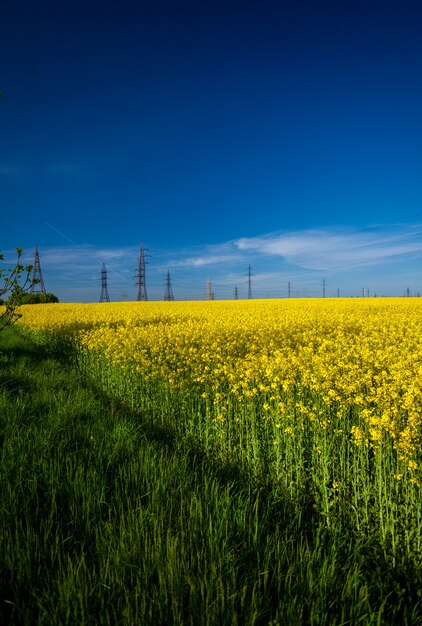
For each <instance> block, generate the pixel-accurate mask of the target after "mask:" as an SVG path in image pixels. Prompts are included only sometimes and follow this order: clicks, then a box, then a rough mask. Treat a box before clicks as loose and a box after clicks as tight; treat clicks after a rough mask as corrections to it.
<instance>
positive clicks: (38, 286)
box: [29, 246, 45, 293]
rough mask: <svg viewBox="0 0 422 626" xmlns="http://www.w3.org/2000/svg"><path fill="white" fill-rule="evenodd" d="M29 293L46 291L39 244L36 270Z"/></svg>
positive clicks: (35, 255) (35, 261) (36, 254)
mask: <svg viewBox="0 0 422 626" xmlns="http://www.w3.org/2000/svg"><path fill="white" fill-rule="evenodd" d="M29 293H45V286H44V280H43V277H42V273H41V262H40V253H39V252H38V246H35V254H34V270H33V273H32V281H31V287H30V288H29Z"/></svg>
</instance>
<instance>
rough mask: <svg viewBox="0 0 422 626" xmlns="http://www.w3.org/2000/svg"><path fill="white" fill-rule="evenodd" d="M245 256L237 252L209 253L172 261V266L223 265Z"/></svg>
mask: <svg viewBox="0 0 422 626" xmlns="http://www.w3.org/2000/svg"><path fill="white" fill-rule="evenodd" d="M242 258H243V257H241V256H240V255H235V254H208V255H205V256H197V257H188V258H186V259H181V260H179V261H177V260H175V261H171V262H170V267H186V268H188V267H209V266H212V265H222V264H227V263H233V262H237V261H239V260H241V259H242Z"/></svg>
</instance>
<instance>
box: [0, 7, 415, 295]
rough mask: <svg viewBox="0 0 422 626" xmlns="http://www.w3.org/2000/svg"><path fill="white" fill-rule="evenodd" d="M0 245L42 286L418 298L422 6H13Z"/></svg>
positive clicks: (6, 17)
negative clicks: (140, 258) (211, 286)
mask: <svg viewBox="0 0 422 626" xmlns="http://www.w3.org/2000/svg"><path fill="white" fill-rule="evenodd" d="M0 29H1V34H0V89H1V90H2V91H3V92H4V96H3V97H2V98H1V99H0V206H1V211H2V220H1V233H0V234H1V237H0V249H1V250H3V251H4V252H5V253H6V257H7V258H8V259H10V260H11V259H12V258H13V255H12V251H13V249H14V247H16V246H17V245H19V246H22V247H23V248H24V250H25V251H26V253H27V254H28V255H29V256H30V255H31V254H32V251H33V249H34V246H35V244H36V243H37V244H38V246H39V248H40V253H41V260H42V267H43V273H44V279H45V282H46V286H47V289H48V290H50V291H54V292H55V293H57V294H58V295H59V297H60V298H61V299H63V300H97V299H98V297H99V274H100V270H101V263H102V262H103V261H105V262H106V264H107V267H108V270H109V290H110V294H111V295H112V297H113V299H119V298H120V297H121V294H122V292H123V291H125V292H127V293H128V297H129V298H134V297H135V295H136V286H135V285H134V282H133V274H134V271H135V268H136V263H137V254H138V249H139V245H140V243H141V242H143V243H144V245H145V246H146V247H147V248H148V249H149V250H150V253H151V255H152V256H151V258H150V259H149V261H150V264H149V266H148V269H147V271H148V276H147V280H148V281H149V291H150V297H151V298H158V299H160V298H161V297H162V293H163V290H164V281H165V272H166V271H167V269H170V271H171V273H172V280H173V288H174V292H175V295H176V297H178V298H179V299H181V298H185V297H201V298H202V297H203V295H204V290H205V281H206V280H207V278H210V279H212V280H213V281H214V283H215V291H216V297H230V296H231V295H232V293H233V290H234V285H235V284H238V287H239V292H240V295H241V296H242V295H243V296H246V276H245V275H246V272H247V267H248V264H249V263H250V264H251V265H252V267H253V272H254V287H255V294H256V295H257V296H258V295H260V296H266V295H268V296H282V295H286V290H287V281H289V280H290V281H291V283H292V285H293V286H294V287H293V289H294V290H293V293H294V294H297V295H306V294H307V295H320V293H321V283H322V279H323V278H325V279H326V280H327V285H328V291H327V293H329V294H334V292H336V290H337V288H340V289H341V293H343V294H344V295H351V294H354V295H357V294H359V293H361V291H362V288H363V287H365V288H369V289H370V292H371V293H376V292H378V293H379V294H381V293H385V294H400V295H401V294H402V293H403V292H404V290H405V289H406V287H409V288H410V289H411V292H412V293H416V292H418V291H421V293H422V264H421V261H422V258H421V253H420V250H419V248H420V247H421V249H422V246H421V245H420V243H421V237H420V234H421V231H422V228H421V227H420V225H421V224H422V176H421V174H422V114H421V112H422V37H421V32H422V3H421V2H419V1H406V0H396V1H386V0H383V1H379V0H366V1H364V2H359V1H356V0H349V1H346V0H337V1H336V2H334V1H328V2H322V1H321V2H318V1H316V0H315V1H312V2H311V1H307V2H305V1H304V0H298V1H294V2H293V1H292V2H266V1H265V0H261V1H258V0H257V1H256V2H250V1H247V0H246V1H245V0H244V1H241V0H238V1H234V0H225V1H223V0H221V1H220V0H214V1H212V2H208V1H206V0H205V1H201V2H199V1H198V0H193V1H191V2H178V1H176V0H173V1H167V0H165V1H164V0H163V1H160V0H149V1H145V0H138V1H137V2H135V1H133V2H130V1H128V0H121V1H119V2H116V1H113V2H112V1H111V0H108V1H107V0H102V1H101V2H97V1H92V2H90V1H89V0H83V1H80V0H62V1H60V0H54V1H52V0H40V1H39V2H33V1H32V0H3V2H2V3H1V7H0Z"/></svg>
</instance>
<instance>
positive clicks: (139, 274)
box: [136, 244, 148, 300]
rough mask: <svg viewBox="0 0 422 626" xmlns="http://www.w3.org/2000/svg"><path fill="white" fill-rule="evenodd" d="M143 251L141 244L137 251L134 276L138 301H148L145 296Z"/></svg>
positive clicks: (146, 295)
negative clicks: (136, 269)
mask: <svg viewBox="0 0 422 626" xmlns="http://www.w3.org/2000/svg"><path fill="white" fill-rule="evenodd" d="M147 262H148V261H145V249H144V247H143V245H142V244H141V248H140V250H139V258H138V271H137V274H136V278H137V282H138V300H148V294H147V285H146V277H145V263H147Z"/></svg>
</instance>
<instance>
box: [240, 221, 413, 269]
mask: <svg viewBox="0 0 422 626" xmlns="http://www.w3.org/2000/svg"><path fill="white" fill-rule="evenodd" d="M421 235H422V230H421V227H420V226H419V225H418V226H413V227H408V226H401V225H397V226H395V227H393V228H392V227H389V228H388V230H380V228H379V227H377V228H373V229H370V230H369V231H366V230H365V231H359V230H345V229H341V230H340V229H339V230H336V229H326V230H323V229H320V230H304V231H297V232H291V233H273V234H269V235H265V236H263V237H252V238H242V239H239V240H237V241H236V242H234V245H235V247H236V248H237V249H238V250H239V251H241V252H244V253H249V254H255V255H258V256H275V257H282V258H283V259H284V260H285V261H287V262H288V263H290V264H292V265H296V266H298V267H302V268H304V269H308V270H316V271H326V270H344V269H350V268H354V267H362V266H366V265H376V264H384V263H387V262H391V261H394V260H399V259H401V258H403V257H405V256H410V255H414V254H419V253H420V252H421V250H422V239H421Z"/></svg>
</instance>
